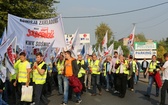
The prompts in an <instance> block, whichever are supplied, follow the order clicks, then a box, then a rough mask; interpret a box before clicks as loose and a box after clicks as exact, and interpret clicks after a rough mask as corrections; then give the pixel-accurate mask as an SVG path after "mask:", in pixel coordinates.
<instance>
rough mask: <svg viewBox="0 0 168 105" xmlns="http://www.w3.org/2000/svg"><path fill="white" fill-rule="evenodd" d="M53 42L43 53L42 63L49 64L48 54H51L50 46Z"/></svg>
mask: <svg viewBox="0 0 168 105" xmlns="http://www.w3.org/2000/svg"><path fill="white" fill-rule="evenodd" d="M53 44H54V41H53V42H52V43H51V44H50V45H49V46H48V48H47V49H46V50H45V51H44V54H43V55H44V61H45V62H46V63H47V64H49V63H51V59H50V54H51V53H52V46H53Z"/></svg>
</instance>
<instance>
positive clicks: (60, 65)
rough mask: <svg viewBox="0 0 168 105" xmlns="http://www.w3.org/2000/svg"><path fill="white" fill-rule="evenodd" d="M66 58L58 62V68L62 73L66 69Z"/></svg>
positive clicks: (59, 72)
mask: <svg viewBox="0 0 168 105" xmlns="http://www.w3.org/2000/svg"><path fill="white" fill-rule="evenodd" d="M64 63H65V62H64V60H63V61H62V62H60V61H58V63H57V70H58V74H62V71H63V69H64Z"/></svg>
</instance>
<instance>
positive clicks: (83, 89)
mask: <svg viewBox="0 0 168 105" xmlns="http://www.w3.org/2000/svg"><path fill="white" fill-rule="evenodd" d="M79 80H80V82H81V84H82V91H84V92H85V91H86V88H85V83H84V81H85V75H82V77H80V78H79Z"/></svg>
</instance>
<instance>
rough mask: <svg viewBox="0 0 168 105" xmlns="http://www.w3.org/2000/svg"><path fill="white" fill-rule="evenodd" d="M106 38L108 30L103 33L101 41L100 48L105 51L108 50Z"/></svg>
mask: <svg viewBox="0 0 168 105" xmlns="http://www.w3.org/2000/svg"><path fill="white" fill-rule="evenodd" d="M107 40H108V31H106V34H105V36H104V38H103V41H102V49H103V51H104V52H105V53H106V52H108V51H107Z"/></svg>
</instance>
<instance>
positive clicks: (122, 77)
mask: <svg viewBox="0 0 168 105" xmlns="http://www.w3.org/2000/svg"><path fill="white" fill-rule="evenodd" d="M117 88H118V90H119V92H120V96H121V97H124V96H125V94H126V89H127V74H117Z"/></svg>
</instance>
